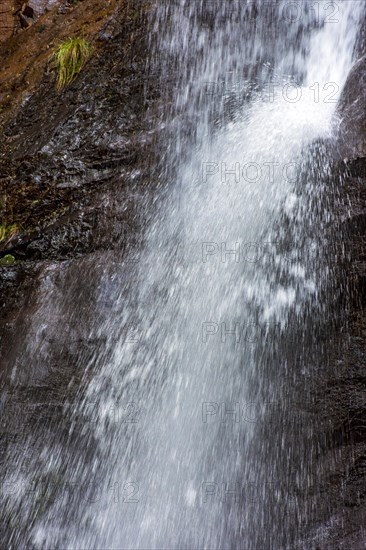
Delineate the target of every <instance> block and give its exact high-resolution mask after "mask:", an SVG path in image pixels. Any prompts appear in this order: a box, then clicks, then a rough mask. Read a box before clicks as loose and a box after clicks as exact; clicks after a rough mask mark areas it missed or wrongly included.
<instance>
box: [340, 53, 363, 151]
mask: <svg viewBox="0 0 366 550" xmlns="http://www.w3.org/2000/svg"><path fill="white" fill-rule="evenodd" d="M338 113H339V116H340V119H341V123H340V135H339V146H340V152H341V155H342V157H343V158H349V159H354V158H358V157H366V55H365V56H364V57H362V58H361V59H360V60H359V61H358V62H357V63H356V64H355V65H354V67H353V68H352V71H351V73H350V75H349V77H348V79H347V82H346V85H345V88H344V90H343V93H342V97H341V100H340V103H339V107H338Z"/></svg>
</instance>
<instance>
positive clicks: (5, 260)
mask: <svg viewBox="0 0 366 550" xmlns="http://www.w3.org/2000/svg"><path fill="white" fill-rule="evenodd" d="M14 263H15V258H14V256H13V255H12V254H6V256H3V257H2V258H0V267H4V266H6V265H13V264H14Z"/></svg>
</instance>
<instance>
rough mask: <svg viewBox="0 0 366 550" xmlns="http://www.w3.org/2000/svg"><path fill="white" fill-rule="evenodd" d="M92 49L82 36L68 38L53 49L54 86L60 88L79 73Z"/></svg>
mask: <svg viewBox="0 0 366 550" xmlns="http://www.w3.org/2000/svg"><path fill="white" fill-rule="evenodd" d="M92 51H93V47H92V45H91V43H90V42H89V41H88V40H87V39H86V38H83V37H80V36H79V37H76V38H68V39H67V40H65V42H62V44H60V45H59V46H58V47H57V48H56V49H55V51H54V54H53V57H54V60H55V64H56V69H57V81H56V88H57V89H58V90H62V89H63V88H65V86H68V85H69V84H70V83H71V82H72V81H73V80H74V78H76V76H77V75H78V74H79V73H80V71H81V70H82V68H83V67H84V65H85V63H86V62H87V61H88V59H89V57H90V56H91V54H92Z"/></svg>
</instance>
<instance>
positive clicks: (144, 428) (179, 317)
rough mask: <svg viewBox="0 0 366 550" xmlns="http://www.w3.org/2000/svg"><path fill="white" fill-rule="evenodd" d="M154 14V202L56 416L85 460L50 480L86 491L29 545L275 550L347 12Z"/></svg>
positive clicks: (173, 7) (349, 33)
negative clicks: (99, 339)
mask: <svg viewBox="0 0 366 550" xmlns="http://www.w3.org/2000/svg"><path fill="white" fill-rule="evenodd" d="M157 4H158V5H157V7H156V12H155V13H154V15H153V16H152V18H151V22H150V23H151V27H150V33H151V52H152V53H151V57H152V59H151V64H154V63H155V62H157V61H156V60H158V59H160V60H161V59H163V60H164V62H163V63H161V65H162V69H161V74H160V78H161V86H164V83H165V82H167V79H168V78H169V77H170V79H172V75H173V79H174V80H175V82H174V85H173V88H174V90H173V98H174V99H173V103H172V104H170V105H167V107H166V121H165V122H166V124H167V128H168V130H167V132H166V136H167V143H165V144H164V147H165V150H164V151H163V152H162V157H163V162H162V164H163V166H162V171H161V192H160V195H159V196H158V197H157V198H156V200H155V201H154V207H155V212H154V215H153V216H151V220H150V221H149V225H148V227H147V228H146V230H145V231H144V233H143V235H142V236H141V240H140V243H139V246H138V250H136V251H134V252H133V253H132V252H131V254H136V257H134V258H132V260H131V258H127V259H125V263H122V264H121V265H119V266H116V268H115V269H116V273H117V274H119V275H120V274H121V273H124V272H126V273H127V274H128V276H129V277H131V281H132V284H131V285H129V290H128V292H126V288H124V287H122V286H121V287H120V288H115V287H113V288H111V278H110V272H109V273H108V275H105V277H104V278H103V277H102V279H101V282H100V287H99V300H102V299H104V297H105V296H106V295H108V293H110V295H111V296H112V298H111V301H112V302H113V305H112V306H111V309H110V314H109V315H108V317H107V318H106V319H105V320H104V321H103V323H102V324H101V326H100V327H99V330H100V332H101V333H103V334H106V335H107V343H106V346H105V349H104V350H102V351H101V353H100V354H99V355H98V356H93V357H92V359H91V360H90V362H89V365H88V369H87V370H86V374H85V380H86V381H87V389H86V392H85V393H83V395H81V396H80V403H79V405H78V407H77V410H73V411H70V412H69V414H70V415H71V416H72V417H74V418H75V423H76V422H77V419H78V418H81V417H82V418H83V419H84V422H85V426H84V428H83V436H84V438H85V439H86V440H88V439H89V440H90V441H92V443H90V448H89V446H86V448H88V453H90V456H89V457H88V459H87V460H86V459H84V460H81V459H80V460H79V459H73V460H71V459H70V463H69V465H66V473H67V475H68V476H69V480H70V482H74V483H76V484H77V486H79V487H81V486H87V487H88V489H87V490H86V491H84V492H85V494H83V495H81V493H79V492H77V493H76V494H74V495H73V497H72V498H65V499H61V498H60V499H56V500H55V501H54V502H52V503H51V504H50V505H49V506H48V508H47V510H45V511H44V513H43V515H42V517H41V518H40V519H39V520H38V521H37V522H35V524H34V525H32V528H31V541H32V544H33V545H34V547H35V548H37V549H38V548H54V547H57V548H58V547H63V548H70V549H82V548H90V549H91V548H95V549H100V548H108V549H115V550H117V549H118V550H120V549H122V548H123V549H131V550H135V549H144V550H145V549H159V550H162V549H172V548H174V549H183V548H185V549H193V548H195V549H203V548H205V549H208V550H211V549H213V548H217V549H231V548H242V549H243V550H254V549H272V548H273V549H280V548H294V547H295V544H301V541H300V539H301V536H302V535H301V533H302V528H303V526H304V524H306V521H307V514H308V513H309V514H310V511H309V510H305V509H303V508H302V505H303V504H302V502H303V501H302V500H301V499H299V498H298V496H297V495H298V493H299V492H300V493H301V491H302V492H306V490H307V489H308V488H309V483H310V481H309V476H310V473H309V472H311V468H312V462H311V461H312V456H313V454H312V453H313V450H312V449H309V448H307V446H306V444H305V443H304V441H305V439H306V437H307V436H306V437H305V435H304V434H307V435H308V431H309V430H310V432H311V422H312V421H313V420H311V419H310V416H309V425H308V427H303V426H302V424H301V419H300V420H298V419H297V420H296V422H295V424H296V430H298V429H300V430H302V431H301V432H300V434H302V436H303V437H304V441H303V442H301V441H300V439H301V437H299V436H298V435H296V433H297V432H295V430H294V428H293V423H292V419H291V416H292V415H296V411H295V410H294V409H293V408H292V403H293V397H291V396H293V395H294V392H295V388H294V387H292V386H291V384H290V382H291V381H293V382H294V381H296V383H297V381H298V380H300V379H303V378H306V377H307V375H308V373H309V372H310V370H311V369H313V368H314V365H315V368H316V365H317V361H319V363H320V362H321V353H320V350H319V349H312V348H311V346H310V344H309V342H308V343H306V341H305V340H306V339H305V338H302V336H301V335H302V334H303V332H304V328H303V324H304V323H307V324H308V325H309V324H311V323H312V322H314V325H315V324H316V322H317V321H316V320H317V319H319V318H321V316H322V314H323V302H322V300H323V296H324V288H327V286H328V285H329V284H331V281H330V279H331V269H330V267H329V265H328V262H327V259H326V254H325V252H324V246H325V243H324V241H323V240H322V239H321V238H320V236H321V235H322V233H323V231H325V229H324V228H325V226H326V225H327V223H328V222H329V220H330V219H331V216H332V213H331V210H330V209H329V208H328V207H327V202H326V201H323V197H324V196H325V183H326V181H327V176H328V175H329V174H328V161H327V152H326V151H327V149H326V144H327V143H329V142H331V140H332V136H333V135H334V130H335V126H336V124H337V120H336V118H335V107H336V102H337V100H338V98H339V96H340V93H341V91H342V88H343V86H344V83H345V80H346V78H347V74H348V72H349V70H350V68H351V65H352V63H353V61H354V59H353V50H354V45H355V41H356V38H357V33H358V29H359V25H360V21H361V15H362V12H363V9H364V7H363V2H362V1H358V0H349V1H347V2H328V1H320V2H314V1H312V0H303V1H301V2H288V1H286V0H281V1H279V2H277V3H268V2H264V1H259V0H258V1H256V2H253V1H251V2H249V1H244V0H243V1H235V0H233V1H229V0H226V1H223V0H221V1H220V2H208V1H205V0H196V1H195V2H192V1H190V0H170V1H169V2H168V1H167V2H165V1H164V0H159V1H158V2H157ZM328 192H330V193H332V189H328ZM97 304H98V303H97ZM95 309H98V305H96V308H95ZM299 335H300V336H299ZM291 337H292V339H291ZM313 344H314V340H312V341H311V345H313ZM307 346H308V347H307ZM294 350H295V351H294ZM294 386H295V384H294ZM306 418H308V417H306ZM300 425H301V426H300ZM306 441H307V439H306ZM90 449H91V450H90ZM81 451H82V450H81ZM43 456H44V460H43V462H44V469H45V471H46V472H48V473H50V472H57V470H58V468H60V465H61V464H62V462H63V460H65V458H64V457H65V454H64V452H63V451H62V450H60V449H59V448H53V447H52V446H50V445H48V444H47V442H45V443H44V448H43ZM290 468H292V469H293V471H292V473H291V482H289V479H290V477H289V476H290V474H289V471H288V470H289V469H290ZM305 516H306V517H305ZM299 541H300V542H299Z"/></svg>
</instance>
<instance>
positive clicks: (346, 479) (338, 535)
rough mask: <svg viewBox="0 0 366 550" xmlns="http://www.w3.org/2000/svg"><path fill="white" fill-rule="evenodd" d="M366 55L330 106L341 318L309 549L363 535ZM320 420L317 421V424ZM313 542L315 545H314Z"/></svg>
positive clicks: (327, 384) (324, 388)
mask: <svg viewBox="0 0 366 550" xmlns="http://www.w3.org/2000/svg"><path fill="white" fill-rule="evenodd" d="M365 99H366V57H365V56H363V57H361V58H360V59H359V60H358V61H357V62H356V63H355V65H354V67H353V69H352V70H351V73H350V75H349V77H348V80H347V82H346V85H345V88H344V90H343V92H342V97H341V99H340V102H339V105H338V109H337V111H338V116H339V118H340V126H339V136H338V142H337V152H336V153H335V162H334V166H333V171H334V177H336V178H337V180H338V181H339V188H340V192H339V198H338V204H337V210H336V212H335V215H336V218H337V221H336V224H337V225H338V228H339V230H338V234H339V238H340V242H341V243H342V246H343V252H342V253H341V254H342V255H343V256H344V255H345V256H346V258H345V263H344V265H343V266H341V265H340V266H339V269H338V272H339V283H338V284H339V286H340V288H341V289H342V290H341V293H342V296H343V300H344V305H343V311H344V315H343V322H342V326H341V327H340V328H339V330H338V331H337V332H334V337H335V342H334V344H335V345H334V351H333V354H332V357H330V358H329V365H330V368H329V374H328V375H326V376H325V377H322V378H321V379H320V380H318V384H319V385H320V389H319V387H318V388H317V389H315V395H316V396H317V397H316V402H317V404H318V406H320V407H321V408H322V410H323V411H324V413H325V415H324V413H320V414H319V420H320V426H321V429H322V430H324V431H325V433H326V435H327V441H328V443H327V446H326V449H327V451H326V452H325V454H324V456H323V457H320V463H322V464H323V470H324V471H325V472H326V475H325V476H324V478H323V480H322V481H320V490H321V492H322V493H323V496H324V501H325V502H326V506H325V507H324V509H323V514H324V517H325V518H327V519H326V521H325V522H324V520H323V522H322V521H319V530H318V531H317V534H316V536H315V537H314V545H315V546H314V547H316V548H317V549H320V550H333V549H337V550H338V549H339V550H346V549H348V548H352V549H356V550H361V549H362V548H364V546H365V539H366V491H365V487H366V485H365V474H366V321H365V308H366V291H365V289H366V286H365V284H366V278H365V277H366V255H365V250H366V206H365V205H366V142H365V135H366V133H365V130H366V111H365ZM321 419H323V422H321ZM315 541H316V542H315Z"/></svg>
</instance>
